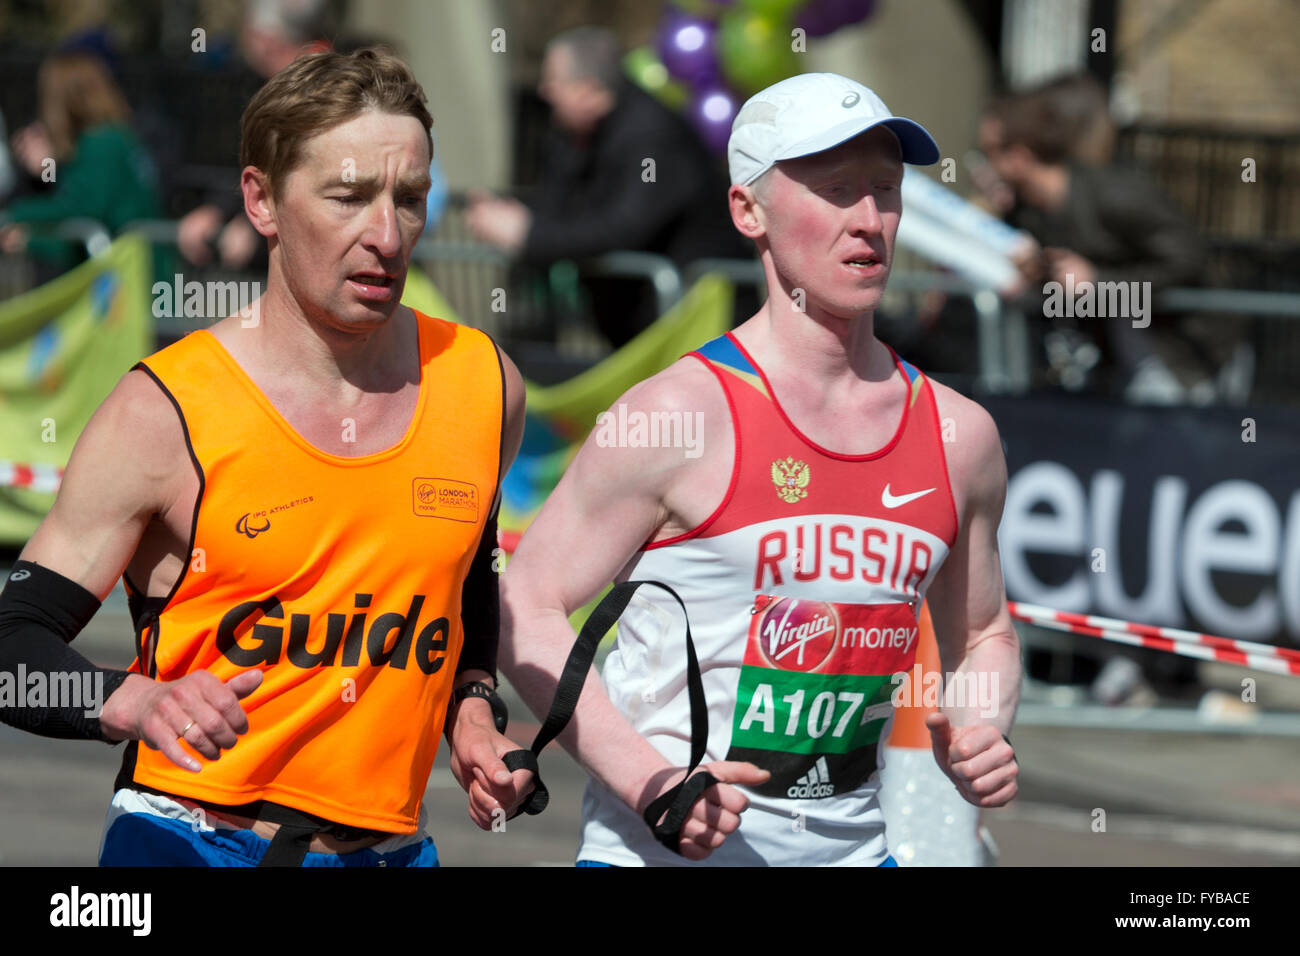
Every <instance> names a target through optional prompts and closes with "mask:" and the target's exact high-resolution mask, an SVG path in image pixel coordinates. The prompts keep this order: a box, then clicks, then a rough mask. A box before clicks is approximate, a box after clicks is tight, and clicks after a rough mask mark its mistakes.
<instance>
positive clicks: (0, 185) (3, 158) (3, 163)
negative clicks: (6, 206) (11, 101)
mask: <svg viewBox="0 0 1300 956" xmlns="http://www.w3.org/2000/svg"><path fill="white" fill-rule="evenodd" d="M14 179H15V177H14V163H13V160H12V159H11V158H10V157H9V132H8V127H7V126H5V115H4V113H0V203H3V202H4V201H5V200H6V199H8V198H9V194H10V193H11V192H13V189H14Z"/></svg>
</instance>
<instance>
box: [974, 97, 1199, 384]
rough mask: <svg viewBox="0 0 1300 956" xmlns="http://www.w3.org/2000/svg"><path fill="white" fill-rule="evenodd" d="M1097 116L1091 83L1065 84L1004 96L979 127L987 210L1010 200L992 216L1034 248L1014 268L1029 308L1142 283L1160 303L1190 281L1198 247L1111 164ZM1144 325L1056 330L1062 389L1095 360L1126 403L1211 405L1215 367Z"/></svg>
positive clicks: (1105, 124) (1152, 189)
mask: <svg viewBox="0 0 1300 956" xmlns="http://www.w3.org/2000/svg"><path fill="white" fill-rule="evenodd" d="M1104 113H1105V97H1104V95H1103V94H1102V93H1101V91H1100V88H1098V87H1096V86H1095V83H1094V81H1092V80H1090V79H1086V78H1068V79H1066V80H1058V81H1055V82H1053V83H1050V84H1047V85H1045V86H1043V87H1040V88H1037V89H1034V90H1030V91H1027V92H1024V93H1018V94H1012V95H1009V96H1006V97H1004V98H1002V99H1000V100H999V101H997V102H996V103H994V104H993V106H992V107H991V108H990V109H989V110H988V112H987V113H986V114H985V115H984V117H983V118H982V120H981V123H980V148H981V150H982V151H983V153H984V154H985V156H986V157H987V159H988V164H989V167H990V168H991V170H992V172H993V173H994V174H996V177H997V180H999V181H1000V182H1001V183H1002V184H1005V187H1006V190H1002V191H1000V192H999V190H997V189H996V188H995V189H994V190H992V199H993V202H994V204H995V206H997V205H1005V203H1006V201H1007V199H1010V200H1011V201H1012V205H1011V207H1010V208H1009V209H1005V210H1000V211H1005V214H1006V218H1007V220H1008V221H1009V222H1010V223H1011V224H1012V225H1014V226H1017V227H1018V228H1021V229H1023V230H1025V231H1026V232H1028V233H1029V234H1030V235H1032V236H1033V237H1034V238H1035V239H1036V240H1037V241H1038V243H1039V247H1040V248H1039V249H1037V250H1035V251H1034V252H1033V253H1032V254H1030V255H1029V256H1027V257H1026V259H1025V260H1023V261H1022V262H1020V263H1019V266H1020V267H1021V271H1022V274H1023V275H1024V278H1025V291H1027V292H1028V293H1029V294H1030V296H1031V297H1033V298H1035V299H1036V294H1037V293H1036V290H1038V289H1041V288H1042V285H1043V284H1044V283H1046V282H1048V281H1055V282H1060V283H1062V284H1063V285H1070V284H1072V286H1073V287H1074V288H1076V289H1077V288H1081V287H1082V285H1083V284H1084V283H1100V282H1124V283H1130V282H1149V283H1151V285H1150V290H1151V294H1152V295H1153V296H1158V295H1159V293H1160V292H1161V291H1162V290H1164V289H1166V288H1169V287H1171V286H1178V285H1189V284H1195V283H1196V282H1198V281H1199V279H1200V275H1201V271H1202V269H1203V266H1204V261H1205V256H1206V250H1205V245H1204V243H1203V242H1202V240H1201V238H1200V237H1199V236H1198V235H1197V233H1196V231H1195V230H1194V229H1193V228H1192V226H1191V225H1190V224H1189V223H1188V222H1187V220H1186V218H1185V217H1184V216H1183V214H1182V212H1181V211H1180V210H1179V209H1178V208H1177V207H1176V206H1175V205H1174V204H1173V203H1172V202H1171V201H1170V200H1169V199H1168V198H1167V197H1165V196H1164V195H1163V194H1162V193H1161V192H1160V190H1159V189H1158V188H1157V187H1156V186H1155V184H1154V183H1153V182H1152V181H1151V180H1150V179H1148V178H1147V177H1146V176H1145V175H1143V174H1142V173H1140V172H1138V171H1136V170H1134V169H1130V168H1127V167H1123V166H1118V165H1115V164H1113V163H1111V162H1109V158H1108V154H1109V153H1110V151H1111V147H1112V144H1113V139H1114V137H1113V130H1110V127H1109V120H1108V119H1107V118H1105V117H1104V115H1102V114H1104ZM984 185H986V186H987V185H988V183H987V181H985V183H984ZM1037 304H1038V303H1037V301H1035V306H1034V307H1032V308H1036V307H1037ZM1149 304H1150V303H1149V302H1148V305H1149ZM1040 311H1041V310H1040ZM1149 317H1150V318H1151V319H1152V324H1151V325H1150V327H1149V328H1135V327H1134V326H1133V323H1132V321H1131V320H1126V319H1124V318H1123V317H1119V318H1116V317H1110V318H1100V319H1098V318H1085V319H1082V321H1081V322H1075V323H1074V324H1071V320H1069V319H1054V320H1053V323H1054V327H1053V328H1052V329H1050V330H1049V331H1048V332H1047V334H1046V335H1045V337H1044V344H1045V347H1046V348H1047V349H1048V352H1049V358H1051V360H1052V361H1053V364H1054V365H1056V366H1058V370H1060V368H1065V370H1066V372H1067V373H1073V374H1074V376H1075V381H1073V382H1071V381H1070V380H1068V379H1065V383H1066V384H1067V385H1074V386H1075V387H1077V386H1078V385H1080V384H1082V382H1081V381H1080V380H1079V378H1080V376H1081V371H1080V369H1081V367H1082V368H1083V369H1084V370H1086V368H1087V366H1088V365H1089V364H1091V363H1092V362H1095V360H1096V358H1097V357H1100V356H1101V355H1103V354H1105V355H1106V356H1108V357H1109V359H1110V361H1111V365H1112V368H1113V371H1114V374H1115V376H1116V379H1117V381H1116V383H1115V384H1116V385H1118V386H1119V387H1120V388H1121V389H1122V390H1123V393H1124V395H1125V397H1126V398H1128V399H1129V400H1132V401H1139V402H1156V403H1176V402H1183V401H1188V400H1192V399H1195V400H1208V399H1212V398H1213V397H1214V391H1213V386H1212V385H1209V380H1210V379H1211V377H1212V376H1213V374H1214V372H1215V371H1216V369H1215V368H1214V367H1213V364H1214V362H1213V359H1208V360H1207V356H1205V355H1204V349H1203V348H1201V347H1199V346H1198V344H1196V343H1192V342H1190V341H1189V340H1188V338H1187V336H1186V334H1185V331H1186V330H1185V329H1184V328H1183V327H1182V323H1181V321H1180V320H1179V319H1177V318H1175V317H1171V316H1167V315H1160V314H1158V313H1157V314H1154V315H1151V316H1149ZM1090 355H1091V359H1090V358H1089V356H1090ZM1207 385H1208V388H1209V391H1208V392H1207V390H1206V387H1207Z"/></svg>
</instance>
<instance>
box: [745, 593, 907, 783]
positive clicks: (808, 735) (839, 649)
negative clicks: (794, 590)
mask: <svg viewBox="0 0 1300 956" xmlns="http://www.w3.org/2000/svg"><path fill="white" fill-rule="evenodd" d="M919 633H920V632H919V628H918V625H917V620H916V615H915V612H914V611H913V610H912V606H911V605H909V604H833V603H829V602H825V601H808V600H804V599H801V598H788V597H779V596H772V595H759V596H758V597H757V598H756V600H755V603H754V608H753V611H752V614H751V617H750V625H749V635H748V638H747V642H746V645H745V657H744V663H743V665H742V666H741V669H740V683H739V686H738V689H737V694H736V710H735V713H734V715H733V717H732V728H731V749H730V750H729V751H728V753H727V759H728V760H747V761H749V762H751V763H754V764H757V765H758V766H759V767H762V768H764V769H766V770H770V771H771V772H772V777H771V779H770V780H769V781H768V782H767V783H765V784H762V785H760V786H757V787H751V788H750V789H752V790H754V791H755V792H756V793H759V794H762V795H764V796H770V797H787V798H790V799H813V800H815V799H820V798H823V797H830V796H833V795H835V794H838V793H847V792H849V791H851V790H856V789H857V788H858V787H860V786H862V784H863V783H865V782H866V781H867V779H868V778H869V777H870V776H871V775H872V774H873V773H874V772H875V770H876V747H877V745H878V744H879V742H880V735H881V732H882V731H883V730H884V727H885V724H886V722H887V721H888V718H889V716H890V714H891V713H892V704H891V703H890V697H891V694H892V692H893V689H894V685H893V684H892V683H891V682H890V676H891V675H892V674H895V673H898V672H899V671H907V670H910V669H911V667H912V664H913V662H914V661H915V659H916V644H917V639H918V635H919Z"/></svg>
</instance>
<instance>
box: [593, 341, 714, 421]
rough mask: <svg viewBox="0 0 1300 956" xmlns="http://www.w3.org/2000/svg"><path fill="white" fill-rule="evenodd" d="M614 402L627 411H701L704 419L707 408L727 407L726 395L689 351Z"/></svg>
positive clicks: (712, 409)
mask: <svg viewBox="0 0 1300 956" xmlns="http://www.w3.org/2000/svg"><path fill="white" fill-rule="evenodd" d="M618 402H619V403H623V404H626V405H627V407H628V410H629V411H632V410H636V411H644V412H651V411H660V412H682V413H686V412H703V413H705V416H706V419H707V418H709V417H711V416H710V415H709V413H711V412H715V411H721V412H726V410H727V399H726V396H725V395H724V394H723V392H722V388H721V387H720V386H719V385H718V382H717V380H716V379H715V378H714V376H713V373H712V372H710V371H709V370H708V368H707V367H706V366H705V365H704V363H702V362H700V361H698V360H697V359H694V358H691V357H690V356H689V355H686V356H682V357H681V358H679V359H678V360H677V361H676V362H674V363H673V364H672V365H670V366H668V367H667V368H666V369H664V370H663V371H662V372H657V373H656V374H654V375H651V376H650V377H649V378H647V379H644V380H642V381H640V382H638V383H637V384H636V385H633V386H632V387H631V388H630V389H628V390H627V391H626V392H625V393H623V396H622V397H621V398H620V399H619V400H618ZM617 407H618V403H615V406H614V408H615V410H616V409H617Z"/></svg>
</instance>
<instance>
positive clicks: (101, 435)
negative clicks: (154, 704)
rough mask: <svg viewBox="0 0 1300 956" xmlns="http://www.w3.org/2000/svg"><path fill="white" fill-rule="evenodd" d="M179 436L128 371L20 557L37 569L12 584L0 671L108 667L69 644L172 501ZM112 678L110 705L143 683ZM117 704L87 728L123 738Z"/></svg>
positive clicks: (158, 396)
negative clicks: (172, 458)
mask: <svg viewBox="0 0 1300 956" xmlns="http://www.w3.org/2000/svg"><path fill="white" fill-rule="evenodd" d="M172 432H175V433H177V435H172V434H171V433H172ZM178 435H179V423H178V421H177V419H176V415H175V412H174V411H173V410H172V409H171V407H170V405H168V404H167V402H166V399H165V397H164V396H163V395H162V393H161V392H160V391H159V390H158V388H157V386H156V385H154V384H153V383H152V382H151V381H149V380H148V379H147V377H146V376H145V375H144V373H142V372H132V373H129V374H128V375H127V376H126V377H125V378H124V379H122V381H121V382H120V383H119V384H118V385H117V387H116V388H115V389H114V390H113V392H112V393H111V394H110V395H109V397H108V398H107V399H105V401H104V403H103V404H102V405H101V406H100V407H99V409H98V410H97V411H96V412H95V414H94V415H93V416H92V418H91V420H90V422H89V423H88V424H87V426H86V428H85V430H84V431H83V432H82V434H81V437H80V438H79V439H78V441H77V444H76V445H75V447H74V448H73V451H72V456H71V459H70V460H69V462H68V467H67V469H66V471H65V473H64V477H63V483H62V487H61V488H60V491H59V495H58V497H57V498H56V499H55V502H54V506H53V508H51V510H50V513H49V514H48V515H47V516H46V518H45V520H44V521H43V522H42V523H41V525H40V527H39V528H37V530H36V533H35V534H34V535H33V536H32V537H31V539H30V540H29V541H28V542H27V545H26V547H24V548H23V551H22V554H21V555H20V556H19V560H20V561H26V562H31V564H33V565H36V566H39V569H38V570H37V571H36V572H34V573H32V572H29V575H28V576H27V577H26V578H24V579H23V580H18V581H12V582H11V583H10V584H9V588H10V589H13V590H12V591H10V592H8V593H7V599H6V601H5V607H6V610H5V612H4V615H3V618H4V624H3V625H2V626H0V668H3V669H5V670H9V669H12V668H13V667H15V666H16V665H17V664H18V663H19V662H27V663H31V662H33V661H34V662H36V663H37V665H38V666H41V667H42V668H44V667H45V666H46V665H49V669H51V670H61V671H67V670H79V671H102V670H103V669H102V668H97V667H95V665H93V664H91V663H90V661H88V660H86V659H85V658H84V657H82V656H81V655H80V654H78V653H77V652H76V651H74V650H72V649H71V648H69V647H67V646H66V644H65V643H64V642H68V641H71V640H72V639H73V638H74V637H76V634H77V632H79V631H80V629H81V628H82V627H84V626H85V624H86V623H87V622H88V621H89V619H90V617H91V616H92V615H93V614H94V611H95V610H96V609H97V608H98V606H99V602H100V601H102V600H103V599H104V598H105V597H106V596H107V595H108V593H109V591H111V590H112V589H113V586H114V585H115V584H116V583H117V579H118V578H119V577H121V575H122V571H123V569H124V568H125V567H126V565H127V562H128V561H129V560H130V558H131V555H132V554H133V553H134V551H135V548H136V545H137V544H138V543H139V540H140V536H141V534H142V533H143V531H144V528H145V526H146V525H147V524H148V522H149V520H150V518H151V517H152V516H153V515H154V514H155V513H156V512H158V511H159V510H160V509H162V508H163V507H165V506H166V503H167V502H166V498H167V495H168V494H169V493H170V491H171V490H172V489H173V487H174V485H175V481H174V480H172V473H173V472H174V469H175V462H171V463H166V459H165V455H166V454H167V453H168V452H173V451H174V449H173V448H171V447H170V445H171V442H169V440H168V439H169V438H175V437H178ZM144 436H148V440H147V441H142V440H141V438H142V437H144ZM181 453H182V454H184V448H183V445H182V448H181ZM182 460H187V459H182ZM27 581H31V582H32V584H31V585H27ZM25 586H26V587H25ZM38 588H39V589H38ZM28 591H30V592H31V593H30V594H28V593H27V592H28ZM43 605H54V606H48V607H47V606H43ZM47 621H57V622H59V626H57V627H50V626H48V624H47V623H46V622H47ZM105 674H106V675H108V677H107V679H106V683H107V684H109V685H110V686H111V687H112V688H113V693H112V694H110V696H109V700H110V701H113V700H114V698H115V697H116V693H117V691H118V689H119V688H120V687H125V686H126V683H131V684H134V683H136V682H139V681H144V680H145V679H144V678H140V677H137V676H134V675H133V676H131V677H127V678H126V682H125V683H123V681H122V678H121V677H120V675H119V674H117V673H115V672H108V671H105ZM119 702H120V701H119ZM115 710H116V708H110V707H109V706H108V705H107V704H105V707H104V712H103V714H102V715H101V717H100V719H99V721H98V722H97V726H87V727H86V729H85V732H86V733H87V734H90V735H93V736H100V737H102V738H103V739H108V740H121V739H122V738H123V736H125V734H123V733H122V732H121V731H122V730H123V728H122V727H121V726H120V725H118V724H117V723H116V722H115V720H114V712H115ZM56 716H57V715H56ZM61 723H63V721H60V720H57V719H56V720H55V721H54V724H53V725H51V727H50V728H49V729H50V731H51V735H57V736H67V735H68V734H67V733H61V732H58V731H59V730H60V729H61V728H60V727H59V726H57V725H59V724H61ZM20 725H21V723H20ZM27 729H31V730H35V731H36V732H38V733H40V732H45V731H44V730H42V729H41V728H38V727H28V728H27Z"/></svg>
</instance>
